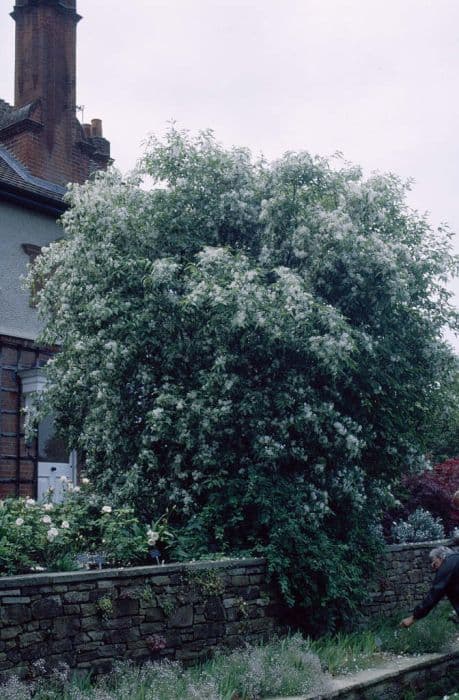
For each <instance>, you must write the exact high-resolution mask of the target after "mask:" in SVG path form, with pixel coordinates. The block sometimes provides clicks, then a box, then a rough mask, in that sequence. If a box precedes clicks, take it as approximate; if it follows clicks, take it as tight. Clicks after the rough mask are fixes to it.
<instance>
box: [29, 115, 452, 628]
mask: <svg viewBox="0 0 459 700" xmlns="http://www.w3.org/2000/svg"><path fill="white" fill-rule="evenodd" d="M145 176H149V177H150V178H152V180H153V183H154V186H153V187H152V189H150V190H148V191H147V190H145V189H142V188H141V187H140V186H139V185H140V182H141V180H142V179H143V178H144V177H145ZM408 187H409V185H407V184H404V183H403V182H401V181H400V180H399V179H398V178H397V177H395V176H393V175H386V176H382V175H373V176H371V177H370V178H367V179H365V178H364V177H363V175H362V172H361V171H360V169H359V168H356V167H352V166H349V165H348V164H345V163H342V162H340V161H339V160H337V161H336V162H329V161H327V160H324V159H321V158H313V157H311V156H310V155H309V154H307V153H287V154H286V155H285V156H284V157H283V158H281V159H280V160H279V161H276V162H274V163H271V164H270V163H267V162H264V161H259V162H253V161H252V159H251V156H250V154H249V153H248V152H247V151H246V150H243V149H232V150H225V149H224V148H223V147H222V146H220V145H219V144H218V143H217V142H216V141H215V139H214V137H213V135H212V133H211V132H204V133H201V134H200V135H199V136H197V137H196V138H192V137H190V136H189V135H188V134H186V133H182V132H179V131H177V130H176V129H175V128H172V129H171V130H170V131H169V133H168V134H167V136H166V138H165V140H164V141H160V140H157V139H156V138H152V139H151V141H150V143H149V145H148V149H147V152H146V155H145V157H144V159H143V161H142V163H141V165H140V166H139V168H138V170H137V171H136V172H135V173H134V174H133V175H131V176H129V177H127V178H123V177H122V176H121V175H120V174H119V173H118V172H117V171H116V170H110V171H109V172H108V173H99V174H98V175H97V176H96V177H95V179H94V181H93V182H88V183H86V184H84V185H81V186H73V187H72V188H71V190H70V194H69V201H70V204H71V208H70V209H69V211H68V212H67V213H66V214H65V215H64V217H63V223H64V228H65V232H66V236H65V237H64V238H63V239H62V240H61V241H59V242H57V243H54V244H53V245H51V246H50V247H49V248H48V249H47V250H46V251H45V252H44V254H43V255H42V256H41V258H40V259H39V261H38V263H37V265H36V267H35V270H34V272H33V278H34V279H33V281H32V283H33V284H35V286H37V283H40V282H41V283H43V282H45V284H44V287H43V290H42V291H41V293H40V302H39V304H40V310H41V312H42V314H43V317H44V319H45V320H46V327H45V330H44V333H43V336H42V339H41V340H42V342H47V343H50V344H54V343H56V344H59V345H60V346H61V348H62V349H61V352H60V353H59V354H58V355H56V357H55V358H54V359H53V360H52V362H51V363H50V366H49V372H48V374H49V390H48V392H47V407H48V408H49V407H52V409H53V410H54V411H55V413H56V416H57V420H58V423H59V425H60V427H61V429H62V431H63V432H64V433H65V434H66V436H67V437H68V439H69V442H70V445H71V446H72V447H75V448H77V449H78V450H80V451H81V452H82V453H84V455H85V456H86V461H87V468H88V471H89V474H90V475H91V476H92V477H93V478H94V480H97V483H98V485H99V487H100V488H101V489H102V490H104V491H107V492H111V493H113V494H114V496H115V497H116V498H117V499H118V500H119V501H121V502H128V503H132V504H134V505H135V506H136V508H137V509H138V511H139V512H140V513H141V514H143V515H144V516H145V517H149V518H150V517H151V516H152V515H155V514H158V513H161V512H163V511H164V510H165V508H166V507H170V506H175V508H176V510H175V517H176V520H177V523H179V524H181V537H180V546H179V547H178V548H177V554H181V555H183V556H185V555H186V554H187V553H188V554H190V553H193V554H196V553H199V552H203V553H204V552H205V551H208V548H209V547H211V548H213V549H216V550H218V551H238V550H239V551H246V550H250V551H252V552H259V553H263V554H266V555H267V556H268V558H269V561H270V565H271V568H272V570H273V572H274V573H275V574H276V576H277V578H278V580H279V582H280V585H281V587H282V589H283V591H284V593H285V595H286V597H287V599H288V600H289V601H290V602H291V603H293V602H301V603H302V604H303V605H304V606H305V608H306V609H308V610H309V614H310V618H311V614H312V611H316V612H317V610H318V609H319V610H323V607H324V605H325V604H328V605H329V610H328V612H329V615H328V620H329V621H332V620H333V619H334V616H336V615H341V614H342V613H343V611H344V610H345V609H347V608H348V607H349V605H351V603H352V601H353V600H354V598H355V596H356V593H358V591H361V590H362V585H363V584H360V583H359V581H360V577H361V572H362V567H368V566H370V564H371V561H372V558H373V551H374V542H375V537H374V536H373V534H372V529H371V527H370V524H371V523H372V522H373V520H374V518H375V514H377V513H378V510H379V508H380V506H381V504H382V502H383V501H384V499H385V498H387V494H388V487H389V485H390V484H391V482H392V481H393V480H394V479H396V478H397V477H398V476H399V474H400V473H401V472H402V471H406V470H409V469H412V468H415V467H416V465H417V464H419V463H420V462H422V454H423V452H424V450H425V447H426V445H427V444H428V443H429V440H431V435H430V430H431V422H432V421H431V417H432V413H433V411H435V410H437V408H438V406H440V405H442V402H444V397H445V395H446V387H447V386H448V382H449V377H450V376H451V372H452V371H453V369H452V367H453V363H452V360H451V353H450V350H449V348H448V347H447V346H446V345H445V344H444V343H443V342H442V340H441V329H442V327H443V326H444V325H445V324H448V323H454V317H453V313H452V311H451V308H450V306H449V295H448V293H447V291H446V289H445V281H446V279H447V277H448V275H449V274H450V273H451V272H452V271H453V270H454V268H455V260H454V258H453V257H452V256H451V253H450V240H449V239H450V234H449V232H448V231H447V230H446V229H444V230H440V231H433V230H432V229H431V228H430V226H429V224H428V222H427V220H426V219H425V218H424V217H422V216H420V215H418V214H417V213H415V212H412V211H410V210H409V209H408V207H407V205H406V202H405V196H406V191H407V189H408ZM320 606H322V607H320ZM333 606H334V607H333ZM334 610H336V611H338V612H337V613H336V615H335V613H334V612H333V611H334Z"/></svg>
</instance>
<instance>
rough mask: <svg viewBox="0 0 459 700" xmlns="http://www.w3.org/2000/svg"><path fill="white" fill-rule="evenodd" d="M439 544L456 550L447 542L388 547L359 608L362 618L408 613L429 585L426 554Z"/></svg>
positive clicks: (428, 564) (430, 571)
mask: <svg viewBox="0 0 459 700" xmlns="http://www.w3.org/2000/svg"><path fill="white" fill-rule="evenodd" d="M442 544H443V545H446V546H448V547H452V548H454V549H457V547H454V546H453V543H452V542H450V541H449V540H442V541H441V542H418V543H415V544H397V545H389V546H388V547H387V551H386V554H385V556H384V559H383V561H382V562H381V566H380V574H379V577H378V579H377V581H376V585H375V586H373V588H372V589H371V590H370V593H369V595H368V600H367V602H366V603H365V604H364V605H363V606H362V611H363V613H364V615H368V616H369V615H371V616H373V615H387V614H389V615H390V614H395V613H399V612H401V613H403V612H406V613H407V614H408V613H410V612H411V611H412V610H413V608H414V606H415V605H417V603H419V602H420V601H421V600H422V599H423V597H424V596H425V594H426V593H427V591H428V590H429V588H430V586H431V584H432V580H433V574H432V570H431V568H430V563H429V552H430V550H431V549H433V548H434V547H438V546H439V545H442Z"/></svg>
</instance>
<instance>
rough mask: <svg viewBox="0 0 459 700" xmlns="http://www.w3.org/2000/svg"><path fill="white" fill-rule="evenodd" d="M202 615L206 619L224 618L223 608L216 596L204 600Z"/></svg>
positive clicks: (218, 619) (219, 619)
mask: <svg viewBox="0 0 459 700" xmlns="http://www.w3.org/2000/svg"><path fill="white" fill-rule="evenodd" d="M204 615H205V618H206V619H207V620H214V621H222V620H224V619H225V608H224V607H223V605H222V603H221V600H220V599H219V598H217V596H214V597H212V598H209V600H208V601H207V602H206V604H205V607H204Z"/></svg>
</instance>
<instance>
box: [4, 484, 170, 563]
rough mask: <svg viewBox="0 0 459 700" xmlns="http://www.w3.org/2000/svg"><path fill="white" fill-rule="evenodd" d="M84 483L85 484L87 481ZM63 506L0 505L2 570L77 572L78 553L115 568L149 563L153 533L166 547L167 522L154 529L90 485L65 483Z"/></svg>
mask: <svg viewBox="0 0 459 700" xmlns="http://www.w3.org/2000/svg"><path fill="white" fill-rule="evenodd" d="M85 481H87V480H86V479H85ZM64 494H65V496H64V500H63V502H62V503H51V502H43V503H36V502H35V501H34V500H33V499H30V498H28V499H22V498H19V499H7V500H5V501H2V502H0V572H1V573H6V574H9V575H13V574H20V573H28V572H31V571H41V570H44V569H47V570H51V571H53V570H54V571H70V570H72V569H76V568H77V566H78V565H77V561H76V558H77V555H78V554H81V553H84V554H95V553H102V552H103V554H104V557H105V561H106V563H110V564H113V565H119V566H127V565H130V564H135V563H141V562H144V561H146V560H148V551H149V548H150V546H151V544H150V543H151V541H152V534H153V535H154V537H153V539H154V541H155V543H156V542H157V541H159V542H161V546H162V547H163V546H165V547H167V544H168V541H169V539H170V534H169V532H168V530H167V521H166V520H165V519H164V517H162V518H160V519H159V520H158V521H156V523H154V524H153V525H152V526H147V525H145V524H144V523H141V522H140V521H139V518H138V516H136V515H135V513H134V509H133V508H132V507H116V506H112V505H108V501H107V498H106V497H105V496H101V495H97V494H95V493H93V492H92V490H91V489H90V488H89V486H88V485H83V486H82V487H78V486H77V487H74V486H73V485H72V484H70V483H68V482H65V483H64Z"/></svg>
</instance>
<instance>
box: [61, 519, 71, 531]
mask: <svg viewBox="0 0 459 700" xmlns="http://www.w3.org/2000/svg"><path fill="white" fill-rule="evenodd" d="M61 527H62V528H63V529H64V530H68V529H69V527H70V523H69V521H68V520H63V521H62V523H61Z"/></svg>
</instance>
